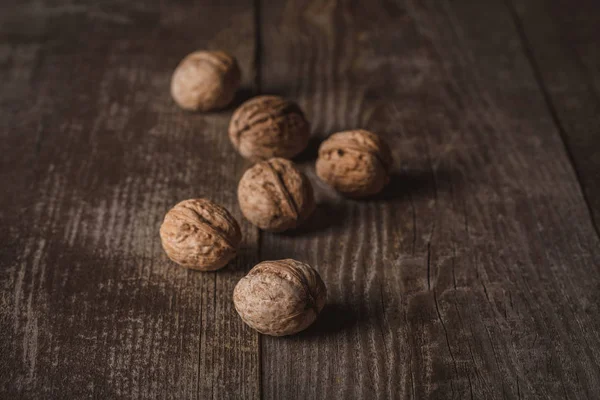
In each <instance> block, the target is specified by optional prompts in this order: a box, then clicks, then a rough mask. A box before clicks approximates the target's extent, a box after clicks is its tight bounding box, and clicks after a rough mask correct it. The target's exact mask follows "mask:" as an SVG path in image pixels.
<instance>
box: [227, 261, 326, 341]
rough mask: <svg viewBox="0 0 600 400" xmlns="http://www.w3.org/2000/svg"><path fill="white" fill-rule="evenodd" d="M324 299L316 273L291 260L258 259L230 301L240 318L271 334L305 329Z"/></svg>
mask: <svg viewBox="0 0 600 400" xmlns="http://www.w3.org/2000/svg"><path fill="white" fill-rule="evenodd" d="M326 298H327V289H326V287H325V284H324V283H323V280H322V279H321V277H320V276H319V273H318V272H317V271H316V270H315V269H313V268H312V267H311V266H309V265H307V264H304V263H301V262H299V261H296V260H291V259H287V260H278V261H263V262H261V263H260V264H258V265H256V266H255V267H254V268H252V270H250V272H249V273H248V275H246V276H245V277H244V278H242V279H241V280H240V281H239V282H238V284H237V285H236V287H235V290H234V291H233V303H234V305H235V309H236V310H237V312H238V314H239V315H240V317H242V320H243V321H244V322H245V323H246V324H248V325H249V326H250V327H252V328H254V329H256V330H257V331H259V332H260V333H264V334H265V335H271V336H284V335H292V334H294V333H297V332H300V331H302V330H304V329H306V328H307V327H308V326H309V325H310V324H312V323H313V322H314V321H315V319H317V315H318V314H319V313H320V312H321V310H322V309H323V306H324V305H325V300H326Z"/></svg>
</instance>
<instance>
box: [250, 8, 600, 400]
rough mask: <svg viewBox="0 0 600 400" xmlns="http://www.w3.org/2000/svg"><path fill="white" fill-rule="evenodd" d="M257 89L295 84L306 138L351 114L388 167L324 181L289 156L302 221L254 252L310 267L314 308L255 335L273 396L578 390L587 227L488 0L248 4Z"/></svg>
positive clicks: (349, 122) (588, 319) (508, 28)
mask: <svg viewBox="0 0 600 400" xmlns="http://www.w3.org/2000/svg"><path fill="white" fill-rule="evenodd" d="M261 11H262V23H261V28H262V35H261V36H262V37H263V38H264V42H263V43H262V48H263V50H264V51H263V57H262V62H261V71H262V74H261V78H262V79H261V87H262V90H263V92H265V93H277V94H282V95H285V96H289V97H291V98H294V99H297V100H298V101H299V102H300V104H301V105H302V106H303V107H304V109H305V110H306V111H307V114H308V116H309V118H310V120H311V121H312V123H313V132H314V135H315V142H318V140H319V139H322V138H323V137H325V136H326V135H328V134H329V133H331V132H334V131H337V130H342V129H347V128H356V127H364V128H369V129H372V130H374V131H376V132H379V133H380V134H382V135H383V136H384V137H385V138H386V139H387V140H388V141H389V142H390V144H391V145H392V148H393V153H394V156H395V159H396V171H395V172H396V176H395V178H394V180H393V182H392V184H391V185H390V187H389V189H388V190H387V192H386V193H384V194H383V195H382V196H380V197H379V198H376V199H372V200H369V201H350V200H345V199H342V198H340V197H339V196H338V195H336V194H335V193H333V192H332V191H331V190H329V189H328V188H327V187H326V186H325V185H323V184H322V183H321V182H319V181H318V179H316V177H315V174H314V167H313V165H314V154H315V151H314V150H313V151H308V152H307V153H306V154H305V155H304V157H303V158H300V161H301V162H302V166H303V168H304V169H305V170H306V171H307V173H308V175H309V176H310V178H311V180H312V181H313V183H314V185H315V188H316V195H317V199H318V202H319V204H320V205H319V209H318V213H319V214H318V218H316V219H315V220H314V221H313V224H312V225H310V226H309V227H307V228H306V229H305V230H304V232H300V233H296V234H291V235H272V234H265V235H263V238H262V246H261V258H263V259H277V258H283V257H292V258H297V259H300V260H304V261H307V262H309V263H310V264H312V265H314V266H315V267H316V268H317V269H318V270H319V271H320V272H321V274H322V276H323V278H324V280H325V281H326V283H327V285H328V289H329V306H328V308H327V309H326V310H325V311H324V315H323V316H322V317H321V318H320V320H319V321H318V323H317V325H316V326H315V327H313V328H312V329H310V330H309V331H308V332H306V333H305V334H301V335H298V336H296V337H291V338H270V337H263V339H262V358H263V361H262V368H263V374H262V385H263V394H264V397H265V398H268V399H278V398H286V399H293V398H328V399H329V398H340V399H349V398H414V399H421V398H472V399H479V398H488V399H500V398H521V397H522V398H558V397H560V398H562V397H566V398H572V399H575V398H593V397H594V394H597V393H599V392H600V370H599V368H598V365H600V337H599V333H600V320H599V319H598V318H597V316H598V315H599V313H598V312H599V310H598V303H599V301H598V300H599V298H598V293H600V291H599V290H598V289H599V288H600V278H599V274H598V272H599V270H600V250H599V249H600V243H599V240H598V237H597V235H596V234H595V232H594V228H593V226H592V223H591V220H590V218H589V214H588V211H587V209H586V204H585V201H584V198H583V195H582V192H581V190H580V187H579V185H578V182H577V178H576V175H575V173H574V171H573V169H572V167H571V164H570V162H569V158H568V156H567V154H566V151H565V149H564V146H563V143H562V141H561V138H560V135H559V132H558V129H557V127H556V126H555V124H554V121H553V118H552V115H551V113H550V112H549V111H548V108H547V105H546V103H545V101H544V96H543V93H542V92H541V90H540V88H539V86H538V84H537V82H536V79H535V76H534V73H533V70H532V68H531V65H530V64H529V61H528V59H527V57H526V55H525V52H524V49H523V47H522V44H521V43H520V41H519V35H518V29H517V27H516V26H515V24H514V20H513V18H512V15H511V12H510V8H508V7H507V6H506V5H505V4H504V3H502V2H500V1H493V0H485V1H480V2H470V1H462V0H460V1H453V2H437V1H433V0H426V1H409V0H406V1H399V2H389V1H373V2H369V3H368V5H367V3H364V4H360V3H358V2H346V1H341V2H340V1H328V0H314V1H310V0H307V1H303V0H290V1H287V2H275V1H267V0H264V1H263V2H262V8H261Z"/></svg>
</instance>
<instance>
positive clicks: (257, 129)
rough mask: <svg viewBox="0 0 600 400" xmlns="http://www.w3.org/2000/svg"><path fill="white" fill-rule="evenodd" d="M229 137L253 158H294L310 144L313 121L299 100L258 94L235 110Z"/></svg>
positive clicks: (248, 156) (257, 159)
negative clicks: (306, 115) (310, 120)
mask: <svg viewBox="0 0 600 400" xmlns="http://www.w3.org/2000/svg"><path fill="white" fill-rule="evenodd" d="M229 138H230V139H231V142H232V143H233V146H234V147H235V148H236V150H237V151H238V152H239V153H240V154H241V155H242V156H243V157H244V158H247V159H249V160H252V161H259V160H266V159H269V158H271V157H283V158H292V157H294V156H295V155H296V154H298V153H300V152H301V151H302V150H304V149H305V148H306V146H307V144H308V140H309V139H310V125H309V123H308V121H306V118H304V113H303V112H302V110H301V109H300V107H298V105H297V104H295V103H293V102H291V101H288V100H285V99H283V98H281V97H279V96H257V97H254V98H252V99H250V100H248V101H246V102H245V103H244V104H242V105H241V106H240V107H239V108H238V109H237V110H236V111H235V113H234V114H233V117H232V118H231V123H230V124H229Z"/></svg>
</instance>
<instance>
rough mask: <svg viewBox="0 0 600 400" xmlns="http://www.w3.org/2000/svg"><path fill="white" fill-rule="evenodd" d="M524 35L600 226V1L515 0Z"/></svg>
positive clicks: (550, 105)
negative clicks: (599, 45)
mask: <svg viewBox="0 0 600 400" xmlns="http://www.w3.org/2000/svg"><path fill="white" fill-rule="evenodd" d="M513 3H514V5H513V9H514V12H515V14H516V18H517V21H518V24H519V25H520V27H521V34H522V36H523V40H524V41H525V43H526V45H527V49H528V52H529V56H530V58H531V61H532V63H533V64H534V66H535V69H536V72H537V74H538V79H539V80H540V81H541V83H542V86H543V88H544V92H545V95H546V99H547V102H548V104H549V107H550V109H551V110H552V113H553V115H554V117H555V119H556V122H557V124H558V125H559V126H560V129H561V134H562V136H563V139H564V140H565V142H566V144H567V146H568V149H569V152H570V154H571V156H572V158H573V163H574V165H575V168H576V170H577V175H578V176H579V180H580V181H581V184H582V186H583V189H584V192H585V194H586V199H587V202H588V205H589V207H590V211H591V213H592V215H593V216H594V220H595V225H596V231H598V227H599V226H600V186H598V182H600V135H599V134H598V129H599V127H600V52H599V51H598V43H600V33H598V26H600V2H598V1H594V0H584V1H580V2H577V6H576V7H573V4H572V3H571V2H568V1H563V0H552V1H539V0H536V1H513Z"/></svg>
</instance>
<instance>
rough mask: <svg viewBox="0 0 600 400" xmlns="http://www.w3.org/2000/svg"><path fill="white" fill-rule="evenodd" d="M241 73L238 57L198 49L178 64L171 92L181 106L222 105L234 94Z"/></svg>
mask: <svg viewBox="0 0 600 400" xmlns="http://www.w3.org/2000/svg"><path fill="white" fill-rule="evenodd" d="M240 79H241V72H240V68H239V66H238V63H237V61H236V60H235V58H233V57H232V56H230V55H229V54H227V53H225V52H222V51H196V52H194V53H191V54H189V55H188V56H186V57H185V58H184V59H183V60H182V61H181V62H180V63H179V65H178V66H177V68H176V69H175V72H174V73H173V77H172V79H171V95H172V96H173V99H174V100H175V102H176V103H177V104H179V106H180V107H181V108H184V109H186V110H192V111H210V110H214V109H218V108H223V107H225V106H226V105H228V104H229V103H231V101H232V100H233V98H234V97H235V92H236V90H237V89H238V87H239V85H240Z"/></svg>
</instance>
